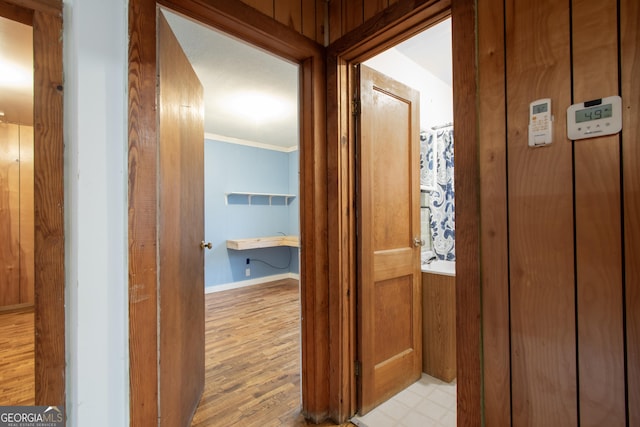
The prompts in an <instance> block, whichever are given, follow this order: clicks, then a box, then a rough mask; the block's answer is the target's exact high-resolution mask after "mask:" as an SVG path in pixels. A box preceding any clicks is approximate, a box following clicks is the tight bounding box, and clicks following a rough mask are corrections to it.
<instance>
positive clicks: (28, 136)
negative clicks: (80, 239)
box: [0, 123, 34, 306]
mask: <svg viewBox="0 0 640 427" xmlns="http://www.w3.org/2000/svg"><path fill="white" fill-rule="evenodd" d="M33 227H34V226H33V127H32V126H22V125H17V124H13V123H0V235H2V236H3V238H2V241H0V306H11V305H19V304H33V299H34V277H33V274H34V244H33V232H34V228H33Z"/></svg>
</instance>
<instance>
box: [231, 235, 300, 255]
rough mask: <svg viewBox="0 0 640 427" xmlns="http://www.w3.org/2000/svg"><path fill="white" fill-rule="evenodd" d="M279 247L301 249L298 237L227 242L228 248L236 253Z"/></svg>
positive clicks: (258, 238)
mask: <svg viewBox="0 0 640 427" xmlns="http://www.w3.org/2000/svg"><path fill="white" fill-rule="evenodd" d="M278 246H290V247H292V248H298V247H300V239H299V238H298V236H270V237H252V238H249V239H235V240H227V248H228V249H234V250H236V251H242V250H245V249H258V248H274V247H278Z"/></svg>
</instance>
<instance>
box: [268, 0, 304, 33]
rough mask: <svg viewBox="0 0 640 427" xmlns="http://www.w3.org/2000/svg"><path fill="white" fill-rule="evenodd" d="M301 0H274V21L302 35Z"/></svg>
mask: <svg viewBox="0 0 640 427" xmlns="http://www.w3.org/2000/svg"><path fill="white" fill-rule="evenodd" d="M300 1H301V0H274V17H275V19H276V21H278V22H280V23H282V24H284V25H286V26H287V27H289V28H292V29H293V30H295V31H297V32H299V33H302V6H301V4H300Z"/></svg>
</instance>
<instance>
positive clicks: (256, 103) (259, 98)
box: [227, 92, 292, 124]
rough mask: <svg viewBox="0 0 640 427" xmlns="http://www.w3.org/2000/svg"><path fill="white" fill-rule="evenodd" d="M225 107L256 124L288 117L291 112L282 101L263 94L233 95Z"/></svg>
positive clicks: (289, 107)
mask: <svg viewBox="0 0 640 427" xmlns="http://www.w3.org/2000/svg"><path fill="white" fill-rule="evenodd" d="M227 105H228V108H229V109H230V111H232V112H233V113H234V114H236V115H238V116H240V117H243V118H245V119H247V120H249V121H252V122H254V123H257V124H263V123H267V122H271V121H276V120H281V119H283V118H287V117H290V116H291V110H292V108H291V106H290V105H288V103H287V102H286V101H285V100H284V99H282V98H279V97H277V96H274V95H270V94H267V93H264V92H241V93H238V94H235V95H233V96H232V97H231V98H230V99H229V101H228V104H227Z"/></svg>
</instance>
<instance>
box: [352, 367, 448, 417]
mask: <svg viewBox="0 0 640 427" xmlns="http://www.w3.org/2000/svg"><path fill="white" fill-rule="evenodd" d="M351 422H352V423H353V424H355V425H356V426H360V427H414V426H415V427H455V426H456V381H455V380H454V381H453V382H451V383H445V382H443V381H440V380H439V379H437V378H433V377H431V376H429V375H426V374H422V378H421V379H420V380H419V381H417V382H415V383H413V384H412V385H411V386H409V387H408V388H407V389H405V390H403V391H401V392H400V393H398V394H396V395H395V396H394V397H392V398H391V399H390V400H388V401H386V402H385V403H383V404H382V405H380V406H378V407H377V408H375V409H374V410H373V411H371V412H369V413H368V414H367V415H364V416H356V417H355V418H353V419H352V420H351Z"/></svg>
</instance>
